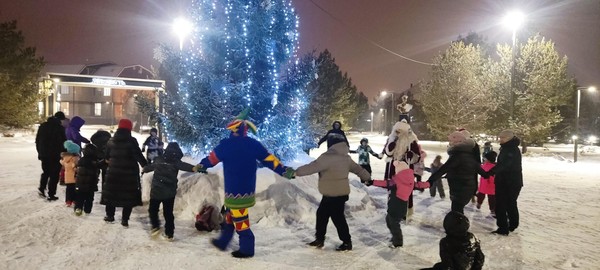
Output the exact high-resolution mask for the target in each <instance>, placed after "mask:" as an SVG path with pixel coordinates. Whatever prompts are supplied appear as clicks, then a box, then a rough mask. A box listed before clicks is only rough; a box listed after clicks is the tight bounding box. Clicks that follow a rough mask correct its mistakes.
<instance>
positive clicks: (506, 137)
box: [489, 130, 523, 235]
mask: <svg viewBox="0 0 600 270" xmlns="http://www.w3.org/2000/svg"><path fill="white" fill-rule="evenodd" d="M498 139H499V140H500V154H498V160H497V162H496V166H495V167H494V168H492V169H491V170H490V171H489V173H490V175H495V176H496V177H495V178H494V182H495V184H496V225H498V229H497V230H495V231H493V233H496V234H500V235H508V233H509V231H510V232H512V231H514V230H515V229H516V228H517V227H519V208H518V207H517V199H518V198H519V193H521V188H522V187H523V168H522V164H521V151H520V150H519V144H520V143H521V140H520V139H519V138H518V137H516V136H515V134H514V133H513V132H512V131H510V130H505V131H502V132H500V134H498Z"/></svg>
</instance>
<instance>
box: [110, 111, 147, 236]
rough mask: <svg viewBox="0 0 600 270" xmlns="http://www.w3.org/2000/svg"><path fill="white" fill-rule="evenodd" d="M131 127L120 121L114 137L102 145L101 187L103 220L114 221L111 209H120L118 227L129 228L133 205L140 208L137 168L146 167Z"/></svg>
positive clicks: (140, 194)
mask: <svg viewBox="0 0 600 270" xmlns="http://www.w3.org/2000/svg"><path fill="white" fill-rule="evenodd" d="M132 127H133V124H132V123H131V121H130V120H129V119H121V120H120V121H119V127H118V129H117V131H116V132H115V135H114V136H113V137H112V138H111V139H110V140H109V141H108V143H107V145H106V162H107V163H108V170H107V172H106V180H105V182H104V184H103V185H102V198H101V200H100V203H101V204H104V205H106V217H104V221H106V222H109V223H112V222H114V221H115V208H116V207H123V214H122V216H121V225H123V226H125V227H128V226H129V216H130V215H131V210H132V209H133V207H135V206H140V205H142V191H141V183H140V168H139V167H138V164H139V165H141V166H142V167H144V166H146V159H145V158H144V155H143V154H142V151H141V150H140V147H139V144H138V142H137V140H136V139H135V138H133V137H132V136H131V129H132Z"/></svg>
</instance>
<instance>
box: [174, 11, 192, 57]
mask: <svg viewBox="0 0 600 270" xmlns="http://www.w3.org/2000/svg"><path fill="white" fill-rule="evenodd" d="M192 30H193V25H192V23H191V22H189V21H188V20H186V19H184V18H177V19H175V21H173V32H175V34H176V35H177V36H178V37H179V49H180V50H181V49H183V39H184V38H185V37H186V36H187V35H189V34H190V33H191V32H192Z"/></svg>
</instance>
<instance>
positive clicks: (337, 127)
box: [318, 121, 350, 149]
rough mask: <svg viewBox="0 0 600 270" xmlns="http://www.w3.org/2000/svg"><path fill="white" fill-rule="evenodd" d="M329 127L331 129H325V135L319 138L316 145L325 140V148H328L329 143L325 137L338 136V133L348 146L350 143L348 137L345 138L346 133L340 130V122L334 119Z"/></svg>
mask: <svg viewBox="0 0 600 270" xmlns="http://www.w3.org/2000/svg"><path fill="white" fill-rule="evenodd" d="M331 127H332V129H330V130H329V131H327V134H325V136H323V138H321V139H320V140H319V144H318V145H319V146H321V144H322V143H324V142H325V141H327V149H329V147H331V145H329V141H328V140H327V139H328V138H329V137H332V136H335V137H339V135H341V136H342V137H343V139H344V142H346V145H348V147H350V143H348V139H347V138H346V133H344V131H343V130H342V123H341V122H340V121H335V122H333V124H331Z"/></svg>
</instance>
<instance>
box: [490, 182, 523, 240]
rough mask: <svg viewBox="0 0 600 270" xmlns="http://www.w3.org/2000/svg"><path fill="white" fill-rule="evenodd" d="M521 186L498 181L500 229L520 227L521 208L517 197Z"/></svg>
mask: <svg viewBox="0 0 600 270" xmlns="http://www.w3.org/2000/svg"><path fill="white" fill-rule="evenodd" d="M519 193H521V186H509V185H502V184H500V185H499V184H498V183H496V225H498V230H500V231H503V232H508V230H514V229H516V228H517V227H519V208H518V206H517V199H518V198H519Z"/></svg>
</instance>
